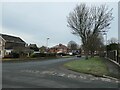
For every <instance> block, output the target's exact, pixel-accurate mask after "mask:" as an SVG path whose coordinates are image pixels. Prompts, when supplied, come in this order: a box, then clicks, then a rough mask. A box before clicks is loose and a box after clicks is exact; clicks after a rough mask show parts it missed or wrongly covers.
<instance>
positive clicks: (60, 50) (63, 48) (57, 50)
mask: <svg viewBox="0 0 120 90" xmlns="http://www.w3.org/2000/svg"><path fill="white" fill-rule="evenodd" d="M49 52H50V53H64V54H67V53H68V47H67V46H65V45H63V44H59V45H56V46H54V47H52V48H50V49H49Z"/></svg>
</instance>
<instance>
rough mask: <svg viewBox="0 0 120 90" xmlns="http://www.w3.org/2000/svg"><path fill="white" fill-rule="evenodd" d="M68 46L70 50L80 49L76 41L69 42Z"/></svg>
mask: <svg viewBox="0 0 120 90" xmlns="http://www.w3.org/2000/svg"><path fill="white" fill-rule="evenodd" d="M67 46H68V48H69V49H70V50H77V49H78V44H77V43H76V42H75V41H70V42H68V45H67Z"/></svg>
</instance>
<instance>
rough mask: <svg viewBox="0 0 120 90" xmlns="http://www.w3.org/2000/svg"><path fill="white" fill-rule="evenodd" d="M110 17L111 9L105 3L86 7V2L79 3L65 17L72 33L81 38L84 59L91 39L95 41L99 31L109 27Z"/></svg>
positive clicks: (111, 17)
mask: <svg viewBox="0 0 120 90" xmlns="http://www.w3.org/2000/svg"><path fill="white" fill-rule="evenodd" d="M112 19H113V16H112V9H111V10H108V7H106V6H105V5H100V6H98V7H96V6H94V7H88V6H86V4H80V5H77V6H76V8H75V9H74V11H73V12H70V13H69V16H68V17H67V22H68V27H70V28H71V30H72V33H73V34H75V35H77V36H79V37H80V38H81V40H82V44H83V48H84V51H85V54H86V59H87V58H88V51H89V49H90V45H89V43H90V41H91V39H94V40H92V41H93V42H92V43H95V41H96V40H95V39H96V38H98V36H99V34H100V33H99V32H100V31H104V30H106V29H109V28H110V23H111V20H112Z"/></svg>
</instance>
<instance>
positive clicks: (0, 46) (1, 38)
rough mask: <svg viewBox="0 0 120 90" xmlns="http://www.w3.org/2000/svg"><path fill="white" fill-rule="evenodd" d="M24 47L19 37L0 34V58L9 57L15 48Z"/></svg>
mask: <svg viewBox="0 0 120 90" xmlns="http://www.w3.org/2000/svg"><path fill="white" fill-rule="evenodd" d="M25 45H26V43H25V42H24V41H23V40H22V39H21V38H20V37H15V36H11V35H6V34H0V57H4V56H5V55H9V54H10V53H11V52H12V51H13V50H14V49H15V48H17V49H18V48H19V47H21V48H22V47H23V48H24V47H25Z"/></svg>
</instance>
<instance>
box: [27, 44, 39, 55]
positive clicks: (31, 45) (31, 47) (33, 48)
mask: <svg viewBox="0 0 120 90" xmlns="http://www.w3.org/2000/svg"><path fill="white" fill-rule="evenodd" d="M28 47H29V49H31V50H33V51H34V53H40V52H39V48H38V47H37V45H36V44H30V45H29V46H28Z"/></svg>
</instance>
